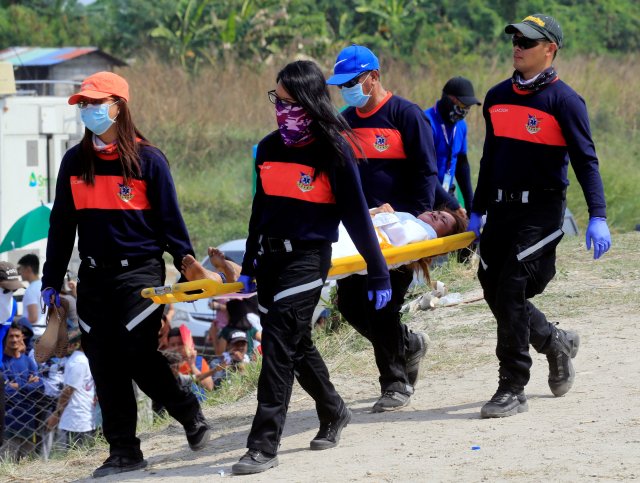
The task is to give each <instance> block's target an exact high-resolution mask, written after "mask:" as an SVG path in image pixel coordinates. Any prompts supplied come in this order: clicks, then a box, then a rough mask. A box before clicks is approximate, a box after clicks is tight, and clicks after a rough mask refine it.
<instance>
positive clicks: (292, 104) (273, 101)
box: [267, 89, 298, 106]
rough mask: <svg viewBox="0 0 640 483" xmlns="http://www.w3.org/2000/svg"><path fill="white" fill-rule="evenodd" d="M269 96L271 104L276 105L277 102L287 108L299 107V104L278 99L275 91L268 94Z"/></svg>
mask: <svg viewBox="0 0 640 483" xmlns="http://www.w3.org/2000/svg"><path fill="white" fill-rule="evenodd" d="M267 96H268V97H269V102H271V104H275V103H276V101H279V102H280V103H281V104H284V105H285V106H296V105H298V103H297V102H291V101H287V100H285V99H283V98H281V97H278V95H277V94H276V90H275V89H273V90H271V91H268V92H267Z"/></svg>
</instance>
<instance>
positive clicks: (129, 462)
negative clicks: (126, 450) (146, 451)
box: [93, 455, 147, 478]
mask: <svg viewBox="0 0 640 483" xmlns="http://www.w3.org/2000/svg"><path fill="white" fill-rule="evenodd" d="M146 467H147V460H145V459H143V458H142V456H139V457H127V456H119V455H112V456H109V457H108V458H107V459H106V460H105V462H104V463H102V466H100V467H99V468H96V469H95V470H94V472H93V477H94V478H102V477H103V476H109V475H117V474H119V473H126V472H127V471H135V470H141V469H143V468H146Z"/></svg>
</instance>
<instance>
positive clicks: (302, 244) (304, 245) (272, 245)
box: [260, 236, 329, 253]
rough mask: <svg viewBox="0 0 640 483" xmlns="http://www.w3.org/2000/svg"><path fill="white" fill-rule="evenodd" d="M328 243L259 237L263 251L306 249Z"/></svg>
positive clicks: (281, 251) (323, 241)
mask: <svg viewBox="0 0 640 483" xmlns="http://www.w3.org/2000/svg"><path fill="white" fill-rule="evenodd" d="M328 243H329V242H328V241H327V240H293V239H289V238H273V237H270V236H262V237H261V239H260V246H261V247H262V251H263V252H264V253H288V252H293V251H296V250H308V249H312V248H319V247H321V246H324V245H326V244H328Z"/></svg>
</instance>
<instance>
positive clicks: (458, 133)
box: [424, 102, 467, 183]
mask: <svg viewBox="0 0 640 483" xmlns="http://www.w3.org/2000/svg"><path fill="white" fill-rule="evenodd" d="M437 106H438V103H437V102H436V104H435V105H434V106H433V107H431V108H429V109H427V110H426V111H424V113H425V115H426V116H427V118H428V119H429V122H430V123H431V129H432V130H433V142H434V144H435V147H436V158H437V162H438V179H439V180H440V183H442V182H443V181H444V175H445V174H446V173H449V174H450V175H451V179H452V180H453V178H455V175H456V164H457V162H458V155H459V154H467V123H466V121H465V120H464V119H462V120H460V121H458V122H456V123H454V124H451V123H445V122H444V120H443V119H442V116H440V113H439V112H438V109H437ZM449 156H451V163H450V164H449V169H447V163H448V161H449Z"/></svg>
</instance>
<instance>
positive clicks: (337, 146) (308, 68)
mask: <svg viewBox="0 0 640 483" xmlns="http://www.w3.org/2000/svg"><path fill="white" fill-rule="evenodd" d="M276 82H281V83H282V86H283V87H284V88H285V89H286V90H287V92H288V93H289V95H291V97H292V98H293V99H294V100H295V101H297V102H298V103H299V104H300V105H301V106H302V108H303V109H304V110H305V111H306V113H307V114H308V115H309V116H310V117H311V118H312V119H313V121H314V122H313V123H312V124H311V126H312V129H313V132H314V134H315V135H316V137H317V138H320V139H322V140H324V141H326V143H327V145H328V147H329V149H330V150H331V151H332V152H333V153H335V154H336V155H337V156H335V157H333V158H334V159H335V160H337V162H338V163H339V164H344V163H345V162H346V161H347V156H346V155H345V151H344V150H345V148H346V149H347V150H348V151H347V152H349V150H351V151H352V148H351V146H349V144H348V143H347V142H346V140H345V138H344V136H346V137H347V138H348V139H349V141H351V143H352V145H354V146H357V147H358V149H359V150H360V152H361V154H362V156H361V157H364V154H363V153H362V148H360V144H359V143H358V141H357V139H356V137H355V135H354V134H353V131H352V130H351V127H350V126H349V124H348V123H347V121H345V119H344V118H343V117H342V116H341V115H340V113H339V112H338V111H337V109H336V108H335V106H334V105H333V103H332V102H331V96H330V95H329V89H328V87H327V83H326V81H325V78H324V75H323V74H322V71H321V70H320V67H318V65H317V64H316V63H315V62H312V61H310V60H298V61H295V62H291V63H290V64H287V65H286V66H284V68H283V69H282V70H281V71H280V72H278V76H277V77H276ZM327 161H328V162H329V161H330V160H329V159H327ZM327 168H330V166H323V167H321V168H320V171H324V170H325V169H327Z"/></svg>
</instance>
